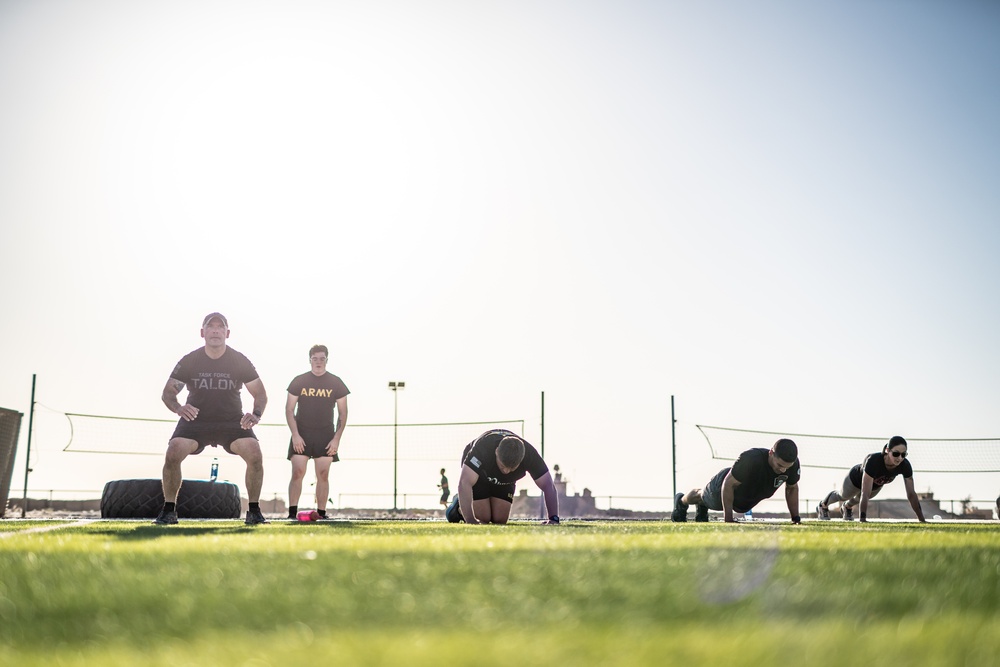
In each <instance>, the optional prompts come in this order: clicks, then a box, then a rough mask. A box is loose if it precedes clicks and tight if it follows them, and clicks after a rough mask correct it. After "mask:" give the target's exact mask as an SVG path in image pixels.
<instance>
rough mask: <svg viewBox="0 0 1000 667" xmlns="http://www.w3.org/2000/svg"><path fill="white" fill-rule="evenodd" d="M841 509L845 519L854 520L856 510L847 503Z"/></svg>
mask: <svg viewBox="0 0 1000 667" xmlns="http://www.w3.org/2000/svg"><path fill="white" fill-rule="evenodd" d="M841 510H842V511H843V513H844V521H854V512H853V511H851V508H850V507H848V506H847V505H844V506H843V507H842V508H841Z"/></svg>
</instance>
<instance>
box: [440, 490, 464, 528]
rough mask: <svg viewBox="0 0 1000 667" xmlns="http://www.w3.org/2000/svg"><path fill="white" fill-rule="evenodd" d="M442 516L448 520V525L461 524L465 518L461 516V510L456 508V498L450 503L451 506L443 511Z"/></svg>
mask: <svg viewBox="0 0 1000 667" xmlns="http://www.w3.org/2000/svg"><path fill="white" fill-rule="evenodd" d="M444 516H445V518H446V519H448V523H462V522H463V521H465V517H463V516H462V510H461V509H459V507H458V496H457V495H456V496H455V498H454V499H453V500H452V501H451V505H448V509H446V510H445V511H444Z"/></svg>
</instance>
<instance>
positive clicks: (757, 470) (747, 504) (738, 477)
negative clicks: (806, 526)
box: [670, 438, 801, 523]
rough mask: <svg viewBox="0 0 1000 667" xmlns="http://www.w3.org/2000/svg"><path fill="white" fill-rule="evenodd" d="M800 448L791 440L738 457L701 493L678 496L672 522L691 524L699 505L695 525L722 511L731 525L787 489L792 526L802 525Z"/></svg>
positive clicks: (700, 490)
mask: <svg viewBox="0 0 1000 667" xmlns="http://www.w3.org/2000/svg"><path fill="white" fill-rule="evenodd" d="M798 456H799V454H798V447H796V445H795V443H794V442H793V441H791V440H789V439H788V438H782V439H780V440H778V441H777V442H775V443H774V445H773V446H772V447H771V449H764V448H754V449H748V450H747V451H745V452H743V453H742V454H740V455H739V457H737V459H736V461H735V462H734V463H733V466H732V467H731V468H723V469H722V470H720V471H719V472H718V473H717V474H716V475H715V477H713V478H712V479H711V480H709V482H708V484H706V485H705V486H704V488H701V489H692V490H691V491H688V492H687V493H678V494H677V495H676V496H674V511H673V513H672V514H671V516H670V519H671V521H675V522H684V521H687V510H688V506H689V505H697V506H698V508H697V510H696V513H695V521H698V522H705V521H708V510H710V509H712V510H715V511H717V512H718V511H721V512H722V513H723V515H724V518H725V520H726V522H727V523H732V522H734V521H736V519H735V517H734V513H736V512H738V513H740V514H745V513H746V512H749V511H750V510H752V509H753V508H754V507H755V506H756V505H757V503H759V502H760V501H762V500H765V499H767V498H770V497H771V496H773V495H774V493H775V491H777V490H778V487H780V486H781V485H782V484H784V486H785V503H786V504H787V505H788V512H789V514H790V515H791V517H792V523H800V521H801V519H800V516H799V487H798V482H799V475H800V468H801V466H800V464H799V458H798Z"/></svg>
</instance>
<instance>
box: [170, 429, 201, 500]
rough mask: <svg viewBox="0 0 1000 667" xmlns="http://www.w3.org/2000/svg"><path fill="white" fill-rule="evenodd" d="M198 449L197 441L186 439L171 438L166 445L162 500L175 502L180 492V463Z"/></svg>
mask: <svg viewBox="0 0 1000 667" xmlns="http://www.w3.org/2000/svg"><path fill="white" fill-rule="evenodd" d="M196 449H198V441H196V440H190V439H188V438H173V439H172V440H171V441H170V442H169V443H167V454H166V456H165V457H164V459H163V500H164V501H165V502H168V503H176V502H177V494H178V492H180V490H181V481H182V480H183V475H182V474H181V463H182V462H183V461H184V459H186V458H187V457H188V455H189V454H191V453H192V452H193V451H195V450H196Z"/></svg>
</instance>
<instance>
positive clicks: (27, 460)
mask: <svg viewBox="0 0 1000 667" xmlns="http://www.w3.org/2000/svg"><path fill="white" fill-rule="evenodd" d="M36 377H38V376H37V375H35V374H34V373H32V375H31V411H30V412H29V413H28V451H27V452H26V453H25V455H24V497H23V498H21V518H22V519H23V518H24V517H25V515H26V514H27V513H28V473H29V472H31V468H29V467H28V466H29V465H30V464H31V432H32V430H33V427H34V423H35V378H36Z"/></svg>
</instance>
